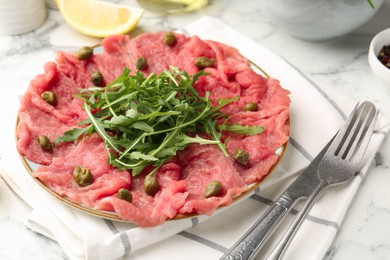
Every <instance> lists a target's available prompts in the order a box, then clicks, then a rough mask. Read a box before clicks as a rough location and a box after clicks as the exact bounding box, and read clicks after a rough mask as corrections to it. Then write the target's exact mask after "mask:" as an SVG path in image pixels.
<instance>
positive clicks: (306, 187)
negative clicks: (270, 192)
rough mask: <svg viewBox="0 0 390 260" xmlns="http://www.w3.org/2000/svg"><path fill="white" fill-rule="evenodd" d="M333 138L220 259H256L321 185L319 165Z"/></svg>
mask: <svg viewBox="0 0 390 260" xmlns="http://www.w3.org/2000/svg"><path fill="white" fill-rule="evenodd" d="M332 141H333V138H332V139H331V140H330V141H329V143H328V144H327V145H326V146H325V147H324V148H323V149H322V151H321V152H320V153H319V154H318V155H317V156H316V158H314V160H313V161H312V162H311V163H310V164H309V166H308V167H307V168H306V169H305V170H304V172H303V173H302V174H301V175H300V176H299V177H298V178H297V179H296V180H295V181H294V182H293V183H291V184H290V186H289V187H288V188H287V189H286V190H285V191H284V192H283V194H282V195H280V197H279V198H278V199H277V200H276V201H275V202H274V203H273V204H272V205H271V206H270V208H269V209H268V210H267V211H266V212H265V213H264V214H263V215H262V216H261V217H260V218H259V219H258V220H257V221H256V223H255V224H254V225H253V226H252V227H251V228H250V229H249V230H248V231H247V232H246V233H245V234H244V235H243V236H242V237H241V239H240V240H239V241H238V242H237V243H236V244H235V245H233V247H232V248H230V249H229V251H227V252H226V253H225V254H224V255H223V256H222V257H221V258H220V259H221V260H228V259H229V260H230V259H232V260H233V259H240V260H247V259H254V257H255V256H256V255H257V253H258V252H259V251H260V249H261V247H262V245H263V244H264V242H265V241H266V239H267V237H269V236H270V235H271V234H272V231H274V230H275V227H276V226H277V225H278V223H279V222H280V221H281V220H282V219H283V217H284V216H285V215H286V213H287V212H289V210H290V209H291V208H292V207H293V206H294V205H295V204H296V203H297V202H298V201H299V200H300V199H303V198H305V197H309V196H310V194H311V193H312V192H313V191H314V189H315V188H316V187H317V186H318V184H319V178H318V175H317V172H318V164H319V162H320V161H321V159H322V157H323V156H324V154H325V152H326V151H327V150H328V147H329V146H330V144H331V143H332Z"/></svg>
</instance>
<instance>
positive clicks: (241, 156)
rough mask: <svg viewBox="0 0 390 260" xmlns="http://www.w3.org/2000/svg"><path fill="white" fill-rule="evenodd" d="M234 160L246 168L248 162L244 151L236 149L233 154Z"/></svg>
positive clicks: (247, 154) (247, 155) (247, 156)
mask: <svg viewBox="0 0 390 260" xmlns="http://www.w3.org/2000/svg"><path fill="white" fill-rule="evenodd" d="M234 159H236V161H237V162H238V163H239V164H242V165H245V166H246V165H248V161H249V153H248V152H247V151H245V150H242V149H237V151H235V153H234Z"/></svg>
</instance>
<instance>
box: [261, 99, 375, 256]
mask: <svg viewBox="0 0 390 260" xmlns="http://www.w3.org/2000/svg"><path fill="white" fill-rule="evenodd" d="M377 116H378V112H377V111H376V109H375V106H374V105H373V104H372V103H370V102H367V101H366V102H363V103H362V104H361V105H360V106H359V107H357V106H356V107H355V109H354V111H353V112H352V113H351V115H350V116H349V117H348V119H347V120H346V122H345V124H344V126H343V127H342V128H341V129H340V131H339V132H338V133H337V135H336V136H335V138H334V140H333V142H332V144H331V145H330V147H329V148H328V150H327V152H326V153H325V155H324V157H323V158H322V160H321V162H320V164H319V166H318V177H319V180H320V182H319V185H318V186H317V187H316V189H315V190H314V191H313V193H312V194H311V195H310V196H309V197H308V198H307V200H306V202H305V204H304V206H303V207H302V209H301V210H300V212H299V213H298V215H297V216H296V217H295V219H294V221H293V223H292V224H291V225H290V227H289V228H288V230H287V231H286V233H285V234H284V236H283V237H282V239H281V240H280V241H279V243H278V244H277V246H276V247H275V248H274V249H273V251H272V252H271V254H270V255H269V256H268V258H267V260H276V259H280V258H281V257H282V256H283V254H284V252H285V250H286V249H287V247H288V245H289V244H290V242H291V240H292V238H293V237H294V235H295V234H296V231H297V230H298V228H299V227H300V226H301V224H302V223H303V220H304V219H305V217H306V215H307V213H308V212H309V211H310V209H311V208H312V206H313V204H314V202H315V201H316V200H317V199H318V198H319V196H320V195H321V194H322V192H323V191H324V190H325V188H327V187H329V186H331V185H335V184H338V183H343V182H345V181H347V180H349V179H351V178H352V177H353V176H354V175H355V173H356V172H357V171H358V170H359V167H360V164H361V161H362V159H363V156H364V154H365V151H366V150H367V147H368V144H369V141H370V138H371V135H372V133H373V131H374V127H375V123H376V119H377Z"/></svg>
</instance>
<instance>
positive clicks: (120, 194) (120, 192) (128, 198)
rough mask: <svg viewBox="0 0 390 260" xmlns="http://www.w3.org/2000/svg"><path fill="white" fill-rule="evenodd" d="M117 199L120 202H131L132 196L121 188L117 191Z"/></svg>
mask: <svg viewBox="0 0 390 260" xmlns="http://www.w3.org/2000/svg"><path fill="white" fill-rule="evenodd" d="M118 198H120V199H121V200H126V201H128V202H132V200H133V195H132V194H131V192H130V191H129V190H128V189H125V188H122V189H119V190H118Z"/></svg>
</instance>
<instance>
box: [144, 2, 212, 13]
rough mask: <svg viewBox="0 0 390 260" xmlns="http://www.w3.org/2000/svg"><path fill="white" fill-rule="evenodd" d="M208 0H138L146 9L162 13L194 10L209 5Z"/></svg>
mask: <svg viewBox="0 0 390 260" xmlns="http://www.w3.org/2000/svg"><path fill="white" fill-rule="evenodd" d="M207 2H208V1H207V0H138V3H139V4H140V5H141V6H142V7H143V8H144V9H146V10H149V11H151V12H154V13H160V14H173V13H183V12H192V11H196V10H199V9H202V8H203V7H205V6H206V5H207Z"/></svg>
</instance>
